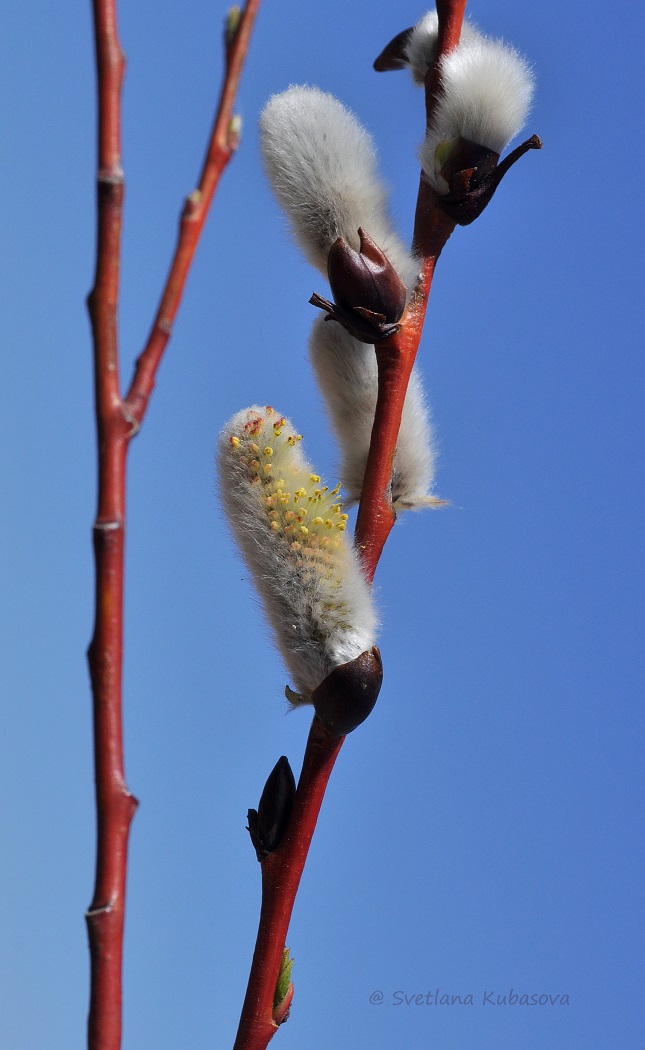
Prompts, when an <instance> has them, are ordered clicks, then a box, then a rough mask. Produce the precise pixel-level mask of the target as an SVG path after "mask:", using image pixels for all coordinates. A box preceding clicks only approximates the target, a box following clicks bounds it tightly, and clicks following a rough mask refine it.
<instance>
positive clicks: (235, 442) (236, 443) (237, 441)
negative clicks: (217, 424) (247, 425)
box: [231, 435, 242, 448]
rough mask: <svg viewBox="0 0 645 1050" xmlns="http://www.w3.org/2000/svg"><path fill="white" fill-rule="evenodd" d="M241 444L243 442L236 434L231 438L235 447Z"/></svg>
mask: <svg viewBox="0 0 645 1050" xmlns="http://www.w3.org/2000/svg"><path fill="white" fill-rule="evenodd" d="M241 444H242V442H241V441H240V439H239V438H238V437H235V435H234V436H233V437H232V438H231V445H232V446H233V448H239V447H240V445H241Z"/></svg>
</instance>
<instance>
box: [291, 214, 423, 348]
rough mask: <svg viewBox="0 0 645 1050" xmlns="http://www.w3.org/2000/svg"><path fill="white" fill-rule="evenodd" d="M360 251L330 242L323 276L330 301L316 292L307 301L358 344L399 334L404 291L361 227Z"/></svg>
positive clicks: (401, 282) (390, 265)
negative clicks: (358, 342) (328, 289)
mask: <svg viewBox="0 0 645 1050" xmlns="http://www.w3.org/2000/svg"><path fill="white" fill-rule="evenodd" d="M358 236H359V240H360V248H359V250H358V251H354V249H353V248H352V247H350V245H349V244H348V243H347V241H346V240H345V238H344V237H339V238H338V240H337V241H334V243H333V244H332V246H331V248H330V250H329V257H328V259H327V273H328V276H329V284H330V285H331V290H332V294H333V296H334V302H333V303H330V302H329V301H328V300H327V299H323V298H322V296H320V295H318V294H317V293H316V292H314V294H313V295H312V297H311V299H310V300H309V302H310V303H312V305H313V306H318V307H320V309H321V310H326V311H327V313H328V314H329V318H328V320H329V319H332V320H334V321H338V322H339V323H340V324H342V325H343V327H344V328H346V329H347V331H348V332H350V333H351V335H353V336H354V338H355V339H358V340H360V342H361V343H378V342H380V341H381V340H382V339H387V338H388V336H390V335H394V334H395V332H398V331H400V328H401V326H400V325H399V324H397V321H398V320H399V318H400V317H401V314H402V313H403V310H404V309H405V300H406V296H407V289H406V287H405V285H404V283H403V281H402V280H401V278H400V277H399V275H398V273H397V272H396V270H395V269H394V267H393V266H392V264H391V262H390V261H389V259H388V258H387V256H386V255H385V254H384V252H382V251H381V249H380V248H379V246H378V245H377V244H376V243H375V242H374V241H373V240H372V238H371V237H370V236H369V234H367V233H366V232H365V230H363V229H362V228H361V229H359V231H358Z"/></svg>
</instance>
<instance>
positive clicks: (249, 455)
mask: <svg viewBox="0 0 645 1050" xmlns="http://www.w3.org/2000/svg"><path fill="white" fill-rule="evenodd" d="M301 441H302V437H301V435H300V434H298V432H297V431H296V430H295V429H294V427H293V426H292V425H291V423H290V422H289V421H288V420H287V419H286V418H285V417H284V416H282V415H280V414H279V413H277V412H276V411H274V409H272V408H270V407H267V408H263V407H260V406H256V405H254V406H252V407H251V408H248V409H244V410H243V411H242V412H238V413H237V414H236V415H235V416H234V417H233V419H231V420H230V422H229V423H228V424H227V426H226V427H225V428H224V430H223V432H222V434H221V437H220V443H219V455H218V471H219V482H220V496H221V500H222V505H223V507H224V510H225V512H226V514H227V517H228V519H229V522H230V524H231V528H232V530H233V533H234V535H235V539H236V540H237V542H238V544H239V546H240V548H241V550H242V553H243V555H244V558H245V560H246V563H247V565H248V567H249V569H250V570H251V573H252V575H253V580H254V583H255V585H256V588H257V590H258V592H259V594H260V596H261V598H262V601H263V603H264V607H265V611H266V614H267V618H268V620H269V623H270V624H271V626H272V628H273V631H274V633H275V636H276V640H277V642H278V646H279V649H280V652H281V653H282V656H283V659H284V661H285V663H286V665H287V667H288V669H289V671H290V673H291V675H292V677H293V684H294V687H295V689H296V691H297V692H298V693H299V694H301V696H302V698H303V699H305V700H306V699H308V698H309V695H310V693H311V691H312V690H313V689H315V688H316V686H317V685H319V684H320V682H321V681H322V680H323V679H324V678H326V676H327V675H328V674H329V673H330V672H331V671H332V670H333V669H334V668H335V667H337V666H339V665H340V664H343V663H346V662H347V661H349V660H353V659H354V658H355V657H356V656H358V655H360V653H362V652H365V651H366V650H368V649H370V648H371V646H372V645H373V644H374V641H375V634H376V615H375V612H374V608H373V604H372V597H371V591H370V587H369V584H368V583H367V581H366V579H365V577H364V575H363V572H362V569H361V566H360V563H359V559H358V557H357V555H356V552H355V550H354V548H353V546H352V543H351V540H350V539H349V538H348V536H347V534H346V527H347V514H345V513H344V512H343V508H342V504H341V501H340V497H339V492H340V486H339V485H337V486H336V487H335V488H329V486H327V485H324V484H323V483H322V481H321V479H320V476H319V475H318V474H316V473H315V472H314V471H313V470H312V468H311V466H310V465H309V464H308V463H307V462H306V461H305V459H304V456H303V453H302V446H301Z"/></svg>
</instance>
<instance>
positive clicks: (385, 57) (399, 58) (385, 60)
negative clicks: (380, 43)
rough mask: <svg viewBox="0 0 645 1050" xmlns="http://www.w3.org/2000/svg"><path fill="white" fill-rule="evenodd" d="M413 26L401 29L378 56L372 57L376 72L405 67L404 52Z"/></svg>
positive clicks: (405, 57)
mask: <svg viewBox="0 0 645 1050" xmlns="http://www.w3.org/2000/svg"><path fill="white" fill-rule="evenodd" d="M413 29H414V26H410V28H409V29H402V30H401V32H400V33H397V34H396V36H395V37H394V38H393V39H392V40H390V42H389V44H386V45H385V47H384V48H383V50H382V51H381V53H380V55H379V56H378V58H375V59H374V69H375V70H376V72H377V73H389V72H390V71H391V70H394V69H405V67H406V66H407V65H408V59H407V56H406V53H405V49H406V47H407V43H408V40H409V39H410V34H411V33H412V30H413Z"/></svg>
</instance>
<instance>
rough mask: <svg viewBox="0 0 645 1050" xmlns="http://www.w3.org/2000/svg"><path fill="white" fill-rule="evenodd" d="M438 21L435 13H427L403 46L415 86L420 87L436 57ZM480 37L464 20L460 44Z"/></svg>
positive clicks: (472, 26)
mask: <svg viewBox="0 0 645 1050" xmlns="http://www.w3.org/2000/svg"><path fill="white" fill-rule="evenodd" d="M438 35H439V19H438V17H437V12H436V11H428V12H427V14H425V15H424V16H423V18H421V19H419V21H418V22H417V24H416V25H415V26H414V28H413V29H412V30H411V32H410V35H409V36H408V39H407V41H406V44H405V48H404V55H405V59H406V62H407V65H408V66H409V68H410V73H411V74H412V79H413V81H414V82H415V84H419V85H420V86H422V85H423V84H424V83H425V78H426V74H427V72H428V70H429V69H430V67H431V66H432V65H433V64H434V61H435V58H436V57H437V39H438ZM480 38H481V35H480V33H479V32H478V30H477V29H476V28H475V26H474V25H472V23H471V22H469V21H467V20H466V19H464V23H463V25H462V27H461V36H460V38H459V42H460V44H465V43H469V42H472V41H474V40H476V39H480Z"/></svg>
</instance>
